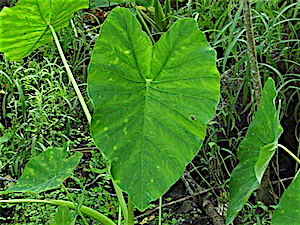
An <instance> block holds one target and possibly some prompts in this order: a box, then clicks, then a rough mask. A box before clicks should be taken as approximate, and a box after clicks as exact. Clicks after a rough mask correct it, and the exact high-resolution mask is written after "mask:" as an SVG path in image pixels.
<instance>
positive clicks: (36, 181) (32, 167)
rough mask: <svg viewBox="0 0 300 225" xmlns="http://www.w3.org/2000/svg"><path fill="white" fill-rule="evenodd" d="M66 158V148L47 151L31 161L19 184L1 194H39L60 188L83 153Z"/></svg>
mask: <svg viewBox="0 0 300 225" xmlns="http://www.w3.org/2000/svg"><path fill="white" fill-rule="evenodd" d="M66 157H67V152H66V149H64V148H51V149H47V150H46V151H44V152H42V153H41V154H39V155H38V156H36V157H34V158H33V159H31V160H30V161H29V162H28V163H27V164H26V166H25V169H24V172H23V174H22V176H21V177H20V178H19V179H18V182H17V183H16V184H15V185H14V186H12V187H10V188H8V189H7V190H5V191H3V192H2V193H1V194H6V193H11V192H33V193H36V194H38V193H40V192H43V191H47V190H50V189H54V188H58V187H59V186H60V185H61V184H62V182H63V181H64V180H65V179H66V178H68V177H69V176H70V175H71V173H72V171H73V170H74V168H75V167H76V166H77V165H78V163H79V161H80V159H81V157H82V153H79V152H76V153H75V154H74V155H73V156H71V157H69V158H66Z"/></svg>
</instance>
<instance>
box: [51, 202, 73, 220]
mask: <svg viewBox="0 0 300 225" xmlns="http://www.w3.org/2000/svg"><path fill="white" fill-rule="evenodd" d="M71 222H72V218H71V215H70V210H69V208H68V207H67V206H66V205H61V206H59V207H58V208H57V212H56V214H55V216H54V219H53V221H52V222H51V223H50V224H49V225H62V224H63V225H70V224H71Z"/></svg>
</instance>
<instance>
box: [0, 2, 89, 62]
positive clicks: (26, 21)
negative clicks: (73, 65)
mask: <svg viewBox="0 0 300 225" xmlns="http://www.w3.org/2000/svg"><path fill="white" fill-rule="evenodd" d="M82 8H88V0H39V1H38V0H19V1H18V3H17V5H16V6H14V7H12V8H6V7H4V8H3V9H2V11H1V12H0V24H1V26H0V52H4V54H5V57H6V58H8V59H10V60H19V59H21V58H23V57H25V56H28V55H29V54H30V53H31V52H32V51H34V50H35V49H37V48H38V47H40V46H42V45H44V44H46V43H48V42H50V40H51V30H50V29H49V24H51V25H52V26H53V28H54V29H55V30H59V29H61V28H63V27H66V26H67V25H68V23H69V21H70V19H71V16H72V14H73V13H74V12H76V11H77V10H79V9H82Z"/></svg>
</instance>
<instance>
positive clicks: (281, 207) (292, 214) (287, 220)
mask: <svg viewBox="0 0 300 225" xmlns="http://www.w3.org/2000/svg"><path fill="white" fill-rule="evenodd" d="M299 222H300V176H299V171H298V173H297V174H296V176H295V179H294V180H293V182H292V183H291V184H290V185H289V187H288V188H287V189H286V190H285V191H284V193H283V195H282V196H281V199H280V202H279V204H278V206H277V208H276V210H275V212H274V215H273V217H272V223H271V224H272V225H282V224H289V225H298V224H299Z"/></svg>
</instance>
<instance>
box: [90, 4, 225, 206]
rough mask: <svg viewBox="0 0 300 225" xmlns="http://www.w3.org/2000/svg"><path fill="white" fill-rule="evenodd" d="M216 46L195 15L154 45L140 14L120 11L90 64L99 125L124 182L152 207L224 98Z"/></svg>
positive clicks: (100, 142) (102, 143) (97, 136)
mask: <svg viewBox="0 0 300 225" xmlns="http://www.w3.org/2000/svg"><path fill="white" fill-rule="evenodd" d="M215 57H216V54H215V51H214V50H213V49H212V48H210V47H209V45H208V43H207V41H206V39H205V36H204V35H203V33H202V32H200V31H199V30H198V28H197V24H196V22H195V21H194V20H193V19H183V20H180V21H178V22H177V23H175V24H174V25H173V26H172V28H171V29H170V30H169V31H168V32H167V33H165V34H164V35H163V36H162V37H161V38H160V40H159V41H158V42H157V43H156V44H155V45H154V46H152V43H151V40H150V38H149V37H148V36H147V35H146V33H144V32H143V31H142V29H141V25H140V24H139V22H138V21H137V19H136V18H135V16H134V15H132V13H130V12H129V11H128V10H127V9H124V8H115V9H113V10H112V12H111V13H110V15H109V16H108V18H107V19H106V21H105V22H104V24H103V26H102V29H101V33H100V36H99V38H98V40H97V43H96V45H95V49H94V52H93V57H92V61H91V64H90V67H89V77H88V91H89V95H90V97H91V99H92V101H93V103H94V105H95V109H94V115H93V118H92V125H91V132H92V136H93V138H94V141H95V143H96V144H97V146H98V147H99V148H100V149H101V150H102V151H103V152H104V154H105V155H106V156H107V158H108V160H109V162H110V163H111V172H112V176H113V178H114V180H115V181H116V183H117V184H118V185H119V186H120V187H121V188H122V189H123V190H124V191H126V192H127V193H129V194H130V196H131V197H132V200H133V202H134V204H135V205H136V206H137V207H138V208H139V209H140V210H144V209H146V207H147V205H148V203H149V202H150V201H151V200H154V199H157V198H158V197H160V196H161V195H162V194H164V193H165V192H166V191H167V190H168V189H169V187H170V186H171V185H172V184H173V183H174V182H175V181H176V180H177V179H178V178H179V177H180V176H181V174H182V172H183V170H184V168H185V166H186V165H187V164H188V163H189V162H190V161H191V160H192V159H193V158H194V156H195V155H196V154H197V152H198V150H199V147H200V146H201V144H202V141H203V139H204V136H205V125H206V123H207V122H208V121H209V120H210V119H211V117H212V115H213V113H214V111H215V107H216V105H217V103H218V99H219V74H218V71H217V70H216V66H215Z"/></svg>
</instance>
